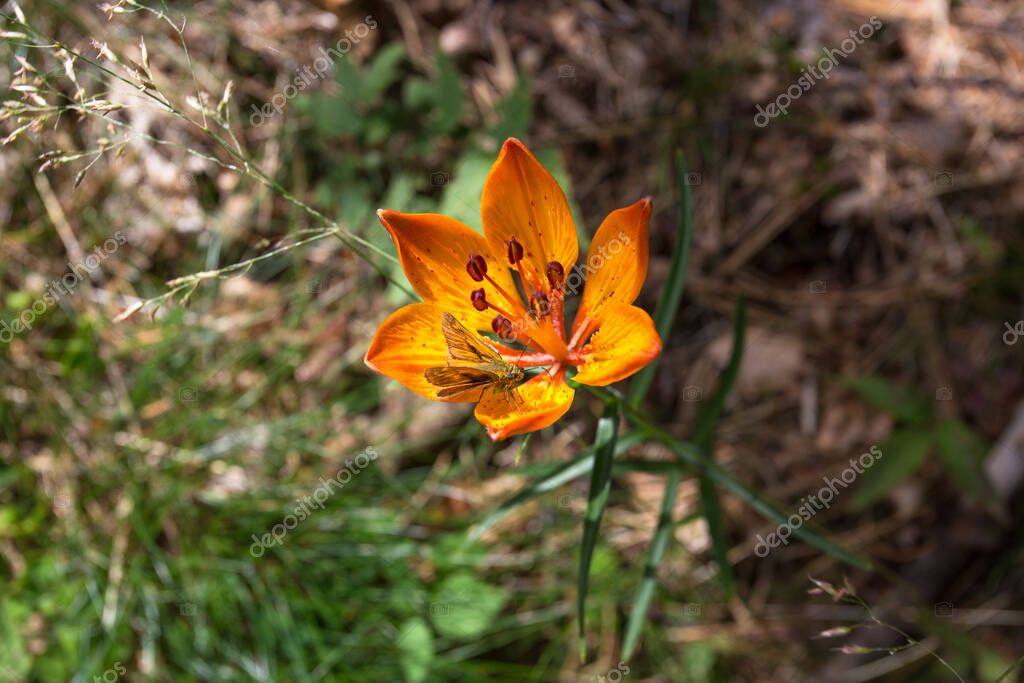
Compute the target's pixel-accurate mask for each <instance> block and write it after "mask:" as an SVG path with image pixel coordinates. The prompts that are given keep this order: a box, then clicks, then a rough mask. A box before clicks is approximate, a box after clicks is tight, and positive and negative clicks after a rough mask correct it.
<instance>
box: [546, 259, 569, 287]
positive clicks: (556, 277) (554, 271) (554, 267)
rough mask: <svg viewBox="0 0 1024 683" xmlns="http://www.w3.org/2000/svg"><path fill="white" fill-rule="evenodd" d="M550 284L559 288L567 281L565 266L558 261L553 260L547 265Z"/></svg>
mask: <svg viewBox="0 0 1024 683" xmlns="http://www.w3.org/2000/svg"><path fill="white" fill-rule="evenodd" d="M547 275H548V284H549V285H551V289H558V288H559V287H561V286H562V283H563V282H565V268H563V267H562V264H561V263H559V262H558V261H551V262H550V263H548V267H547Z"/></svg>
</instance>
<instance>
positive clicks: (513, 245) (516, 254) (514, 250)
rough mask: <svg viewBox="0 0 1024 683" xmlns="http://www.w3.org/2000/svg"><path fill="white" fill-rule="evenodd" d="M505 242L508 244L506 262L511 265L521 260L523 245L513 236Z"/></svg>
mask: <svg viewBox="0 0 1024 683" xmlns="http://www.w3.org/2000/svg"><path fill="white" fill-rule="evenodd" d="M505 244H507V245H508V262H509V263H511V264H512V265H513V266H514V265H516V264H517V263H519V262H520V261H522V260H523V245H522V244H520V243H519V240H517V239H516V238H515V237H513V238H512V239H510V240H509V241H508V242H506V243H505Z"/></svg>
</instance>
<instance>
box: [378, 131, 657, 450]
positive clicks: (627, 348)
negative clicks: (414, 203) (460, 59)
mask: <svg viewBox="0 0 1024 683" xmlns="http://www.w3.org/2000/svg"><path fill="white" fill-rule="evenodd" d="M480 214H481V219H482V222H483V232H484V234H483V235H481V234H480V233H478V232H476V231H475V230H473V229H472V228H470V227H469V226H467V225H465V224H464V223H461V222H459V221H457V220H455V219H452V218H448V217H447V216H441V215H438V214H427V213H423V214H410V213H400V212H398V211H388V210H384V209H381V210H379V211H378V212H377V216H378V218H379V219H380V222H381V223H382V224H383V225H384V227H385V228H387V230H388V232H389V233H390V234H391V238H392V240H394V242H395V245H396V247H397V249H398V258H399V261H400V262H401V264H402V269H403V270H404V271H405V275H406V277H407V278H408V279H409V283H410V284H411V285H412V287H413V289H415V290H416V292H417V293H418V294H419V295H420V296H421V297H423V303H415V304H409V305H407V306H403V307H402V308H400V309H398V310H397V311H395V312H394V313H392V314H391V315H390V316H389V317H388V318H387V319H386V320H385V321H384V322H383V323H381V325H380V327H379V328H378V329H377V332H376V334H375V335H374V338H373V342H372V343H371V344H370V348H369V350H368V351H367V353H366V358H365V362H366V364H367V366H369V367H370V368H372V369H373V370H376V371H377V372H380V373H381V374H384V375H386V376H388V377H390V378H392V379H395V380H398V381H399V382H401V383H402V384H404V385H405V386H406V387H408V388H409V389H412V390H413V391H415V392H416V393H418V394H420V395H421V396H424V397H426V398H428V399H431V400H434V401H450V402H473V401H477V402H478V403H477V406H476V411H475V415H476V418H477V420H479V421H480V423H481V424H483V425H484V427H486V428H487V433H488V434H489V435H490V437H491V438H492V439H493V440H495V441H498V440H500V439H505V438H507V437H509V436H513V435H515V434H523V433H525V432H532V431H536V430H539V429H543V428H544V427H547V426H549V425H551V424H552V423H554V422H555V421H557V420H558V419H559V418H560V417H562V416H563V415H564V414H565V413H566V411H567V410H569V407H570V406H571V405H572V400H573V394H574V390H573V388H572V387H570V386H569V384H568V383H567V382H566V371H567V369H568V368H570V367H575V368H576V370H577V372H576V375H575V377H574V379H575V381H576V382H579V383H582V384H589V385H593V386H605V385H608V384H611V383H613V382H617V381H619V380H621V379H624V378H626V377H629V376H630V375H632V374H633V373H635V372H636V371H637V370H639V369H640V368H642V367H644V366H645V365H647V364H648V363H650V362H651V361H652V360H653V359H654V358H656V357H657V356H658V354H659V353H660V352H661V339H660V338H659V337H658V333H657V332H656V331H655V329H654V322H653V321H652V320H651V317H650V316H649V315H648V314H647V313H646V312H645V311H644V310H642V309H640V308H637V307H636V306H633V305H632V303H633V301H634V300H635V299H636V297H637V295H638V294H639V293H640V287H641V286H642V285H643V282H644V278H645V277H646V275H647V223H648V220H649V218H650V215H651V199H650V198H649V197H645V198H644V199H641V200H640V201H638V202H636V203H635V204H631V205H630V206H627V207H624V208H621V209H617V210H615V211H613V212H612V213H610V214H609V215H608V217H607V218H605V219H604V221H603V222H602V223H601V226H600V227H599V228H598V230H597V234H595V235H594V239H593V242H592V243H591V246H590V252H589V254H588V255H587V262H586V264H585V265H584V266H576V259H577V255H578V252H579V244H578V242H577V239H576V228H575V226H574V224H573V220H572V216H571V215H570V213H569V204H568V202H567V201H566V199H565V195H564V194H563V193H562V189H561V188H560V187H559V186H558V183H557V182H556V181H555V179H554V178H553V177H552V176H551V174H550V173H548V171H547V170H546V169H545V168H544V167H543V166H542V165H541V164H540V162H539V161H537V159H536V158H535V157H534V156H533V154H531V153H530V151H529V150H528V149H527V148H526V146H525V145H523V143H521V142H520V141H519V140H516V139H515V138H509V139H508V140H506V141H505V144H504V145H502V148H501V153H500V154H499V155H498V159H497V161H495V162H494V165H493V166H492V167H491V170H490V173H489V174H488V176H487V180H486V182H485V184H484V190H483V195H482V198H481V206H480ZM513 273H514V274H513ZM514 276H518V280H519V284H518V286H517V283H516V280H515V277H514ZM584 278H585V279H586V287H585V288H584V291H583V296H582V300H581V302H580V304H579V309H578V311H577V313H576V318H575V320H574V322H573V325H572V327H571V329H570V330H569V334H568V335H567V334H566V332H565V322H564V317H563V316H564V313H565V298H566V295H567V294H575V293H576V292H577V291H578V290H579V287H580V285H581V284H583V281H584ZM520 291H522V292H524V293H526V296H525V298H524V297H523V296H521V294H520ZM445 313H449V314H451V315H452V316H454V317H455V318H456V319H457V320H458V321H459V322H461V323H462V324H463V325H464V326H465V327H466V328H467V329H468V330H470V334H471V335H474V336H476V337H477V339H476V342H477V343H478V344H479V345H483V346H484V348H489V349H490V352H489V355H493V356H494V359H495V360H493V362H492V364H491V365H490V366H488V367H490V368H491V369H494V368H495V367H497V368H502V367H505V368H508V370H509V372H510V373H511V374H512V375H514V376H517V377H518V376H521V375H522V372H523V371H522V370H519V369H517V368H533V369H538V368H544V371H543V372H538V373H537V374H536V375H534V376H533V377H531V378H530V379H528V380H527V381H526V382H523V383H522V384H520V385H519V386H516V387H514V388H508V387H505V386H496V385H494V384H490V385H487V384H481V385H478V386H477V387H475V388H474V390H466V391H462V392H461V393H456V394H454V395H452V393H451V392H444V393H445V394H446V395H445V396H443V397H442V396H439V395H438V393H439V386H438V384H437V383H436V381H435V382H432V381H429V380H428V379H427V375H428V374H431V373H428V372H427V371H428V370H431V369H436V368H442V369H443V368H445V367H446V366H453V365H454V366H456V367H458V366H459V361H464V360H465V359H459V358H455V357H454V356H455V355H456V354H455V352H454V351H453V349H452V348H451V346H450V343H449V340H448V339H447V338H446V335H447V334H448V333H449V330H447V329H442V325H443V322H442V321H443V319H444V318H445V315H444V314H445ZM481 330H485V331H488V332H494V333H495V334H496V335H497V336H498V338H499V339H501V340H502V341H503V342H505V343H498V342H495V341H493V340H491V339H486V338H485V337H483V336H480V335H477V334H476V333H477V332H479V331H481ZM510 342H516V343H517V344H518V345H519V346H520V347H521V348H513V347H511V346H508V345H507V344H508V343H510ZM498 354H500V359H498V358H497V356H498ZM431 377H436V370H435V374H431Z"/></svg>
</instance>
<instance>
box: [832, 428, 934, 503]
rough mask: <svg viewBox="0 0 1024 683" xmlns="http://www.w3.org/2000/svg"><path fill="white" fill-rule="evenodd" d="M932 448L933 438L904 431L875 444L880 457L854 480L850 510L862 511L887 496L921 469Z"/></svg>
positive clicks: (894, 433) (876, 455)
mask: <svg viewBox="0 0 1024 683" xmlns="http://www.w3.org/2000/svg"><path fill="white" fill-rule="evenodd" d="M931 445H932V435H931V433H930V432H928V431H925V430H913V429H904V430H899V431H895V432H893V433H892V434H890V435H889V437H888V438H887V439H885V440H884V441H883V442H882V443H880V444H878V450H879V452H880V455H879V454H875V459H874V461H873V462H872V464H871V466H870V467H868V468H867V469H865V470H864V471H863V473H861V474H859V475H858V476H857V479H858V483H857V489H856V492H855V493H854V496H853V499H852V501H851V503H852V506H853V509H854V510H863V509H864V508H866V507H867V506H869V505H871V504H872V503H875V502H877V501H878V500H880V499H882V498H884V497H885V496H886V495H888V493H889V492H890V491H891V490H892V489H893V487H894V486H896V484H898V483H900V482H901V481H902V480H904V479H906V478H907V477H909V476H910V475H911V474H913V473H914V472H915V471H916V470H917V468H918V467H920V466H921V463H923V462H924V458H925V456H926V455H928V449H929V448H930V447H931ZM850 469H852V466H851V468H850ZM841 481H842V480H841ZM844 488H845V487H844Z"/></svg>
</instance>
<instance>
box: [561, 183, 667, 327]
mask: <svg viewBox="0 0 1024 683" xmlns="http://www.w3.org/2000/svg"><path fill="white" fill-rule="evenodd" d="M650 217H651V198H650V197H644V198H643V199H641V200H640V201H638V202H636V203H635V204H631V205H630V206H627V207H624V208H621V209H616V210H615V211H612V212H611V213H610V214H608V216H607V217H606V218H605V219H604V221H603V222H602V223H601V227H599V228H598V229H597V234H595V235H594V240H593V242H591V243H590V252H589V253H588V254H587V262H586V264H585V265H584V267H583V268H584V275H585V278H586V286H585V287H584V289H583V301H582V302H581V303H580V310H579V312H578V313H577V314H576V321H575V322H574V323H573V334H575V333H576V331H577V329H578V328H579V327H580V325H582V323H583V321H584V319H586V318H590V319H591V321H593V322H594V323H597V322H598V321H599V320H600V319H601V317H602V315H603V311H604V308H605V306H607V305H608V304H609V303H612V302H616V301H617V302H621V303H624V304H631V303H633V302H634V301H635V300H636V297H637V295H638V294H639V293H640V288H641V287H643V284H644V279H645V278H646V277H647V222H648V220H649V219H650ZM578 272H579V269H577V270H576V272H575V273H572V274H570V275H569V276H568V277H567V278H566V283H565V285H566V288H567V289H568V290H569V291H570V292H571V290H572V289H573V288H574V286H578V284H579V283H578V280H579V277H578V275H576V273H578Z"/></svg>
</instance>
